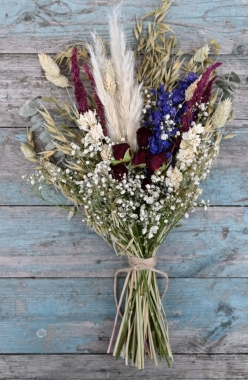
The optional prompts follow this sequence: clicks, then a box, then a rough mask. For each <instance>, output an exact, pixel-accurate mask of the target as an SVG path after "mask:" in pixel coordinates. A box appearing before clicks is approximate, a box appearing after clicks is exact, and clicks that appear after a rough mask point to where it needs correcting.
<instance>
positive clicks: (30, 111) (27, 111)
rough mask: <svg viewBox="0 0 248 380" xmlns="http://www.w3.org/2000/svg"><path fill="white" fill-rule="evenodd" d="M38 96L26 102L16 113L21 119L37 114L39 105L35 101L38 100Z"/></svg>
mask: <svg viewBox="0 0 248 380" xmlns="http://www.w3.org/2000/svg"><path fill="white" fill-rule="evenodd" d="M40 98H41V97H40V96H37V97H36V98H34V99H32V100H27V101H26V102H25V103H24V104H23V105H22V106H21V107H20V108H19V110H18V113H19V115H20V116H22V117H29V116H34V115H36V114H37V112H38V109H39V108H40V104H39V102H38V101H37V100H36V99H40Z"/></svg>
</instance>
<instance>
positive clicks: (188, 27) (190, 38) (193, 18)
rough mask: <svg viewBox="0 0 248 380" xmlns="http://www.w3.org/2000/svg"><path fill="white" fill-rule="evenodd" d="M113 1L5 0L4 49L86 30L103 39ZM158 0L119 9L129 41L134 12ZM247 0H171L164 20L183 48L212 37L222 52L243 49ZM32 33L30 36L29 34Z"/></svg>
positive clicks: (61, 41)
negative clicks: (245, 0)
mask: <svg viewBox="0 0 248 380" xmlns="http://www.w3.org/2000/svg"><path fill="white" fill-rule="evenodd" d="M118 3H119V1H118V0H90V1H79V0H71V1H70V2H68V1H59V2H58V1H51V0H50V1H49V0H42V1H41V0H40V1H36V2H28V3H27V2H26V1H25V0H20V1H18V2H15V1H14V0H11V1H8V2H6V3H5V4H4V9H3V10H2V12H1V17H0V22H1V25H2V28H1V33H0V37H1V38H3V39H4V38H8V41H9V44H2V48H1V50H0V51H1V52H4V53H13V52H14V53H16V52H19V53H32V52H37V50H38V51H45V52H55V51H57V50H58V49H60V48H61V47H62V46H63V45H65V44H68V43H71V42H72V41H73V42H75V41H81V40H82V38H86V39H89V38H90V30H92V29H93V28H95V29H96V30H97V32H98V33H99V34H100V35H101V36H103V37H104V39H108V28H107V22H108V14H111V12H112V7H113V5H116V4H118ZM157 5H158V1H157V0H142V2H141V0H139V1H135V2H134V1H132V0H127V1H125V2H123V7H122V11H121V15H122V19H123V21H124V27H125V31H126V34H127V38H128V41H129V42H133V41H134V39H133V22H134V20H135V16H136V15H137V16H138V17H141V16H143V15H144V14H145V13H146V12H149V11H150V10H151V9H154V8H156V7H157ZM246 15H247V4H246V2H241V1H239V0H235V1H233V0H226V1H225V2H224V3H218V2H216V1H214V0H211V1H206V0H198V1H197V3H192V2H191V1H190V0H184V1H180V0H176V1H174V4H173V5H172V7H171V10H170V13H169V16H168V17H167V22H168V23H169V24H170V25H171V26H172V27H173V29H174V31H175V33H176V34H177V35H178V36H180V40H181V44H182V46H183V48H184V51H187V50H188V51H189V50H191V49H192V46H200V44H204V43H206V42H207V41H209V40H210V39H211V38H213V37H215V38H216V39H217V40H219V42H220V43H221V44H222V46H223V53H225V54H230V53H234V54H241V55H242V54H247V23H246V21H247V19H246ZM30 36H32V38H30Z"/></svg>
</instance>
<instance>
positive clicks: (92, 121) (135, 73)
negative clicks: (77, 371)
mask: <svg viewBox="0 0 248 380" xmlns="http://www.w3.org/2000/svg"><path fill="white" fill-rule="evenodd" d="M170 5H171V4H170V3H169V2H167V1H166V0H163V1H162V4H161V6H160V7H159V8H158V9H156V10H154V11H151V12H149V13H148V14H147V15H145V16H144V17H143V18H142V19H143V24H144V20H146V19H149V18H152V21H151V22H149V23H148V24H147V23H146V22H145V25H143V24H142V22H141V21H139V20H137V22H136V25H135V27H134V33H135V37H136V39H137V41H138V42H137V46H136V49H135V50H134V51H133V50H131V49H130V48H128V47H127V43H126V38H125V34H124V31H123V29H122V27H121V25H120V22H119V19H118V12H119V10H118V9H115V11H114V14H113V16H112V17H110V18H109V33H110V43H109V45H107V44H105V43H104V42H103V40H102V39H101V38H100V37H99V36H98V35H97V34H96V33H92V43H91V44H77V46H72V47H70V48H69V49H68V50H66V51H62V52H60V53H58V54H57V55H56V56H55V57H54V58H53V59H52V58H51V57H49V56H47V55H46V54H44V53H41V54H39V60H40V64H41V66H42V68H43V70H44V72H45V76H46V78H47V80H48V81H50V82H51V83H53V84H54V85H55V86H60V87H65V88H67V87H69V89H68V96H71V95H70V87H71V85H70V83H73V89H74V94H75V99H76V105H75V104H73V101H71V100H70V103H71V105H68V104H67V103H63V102H60V101H58V100H57V99H55V98H53V97H50V98H42V99H41V100H42V104H43V105H41V102H40V100H39V98H36V99H33V100H30V101H28V102H26V103H25V104H24V105H23V106H22V107H21V108H20V110H19V113H20V115H21V116H23V117H26V118H27V120H31V121H32V123H33V125H32V127H31V128H30V129H29V130H28V140H27V142H26V143H23V144H22V146H21V149H22V151H23V153H24V155H25V157H26V158H27V159H28V160H30V161H32V162H36V161H37V160H38V161H39V166H38V167H37V170H36V172H35V174H32V175H29V176H26V180H27V183H28V185H29V187H30V188H31V190H33V191H34V192H35V193H36V194H37V195H39V196H40V197H41V198H47V196H48V199H49V201H51V194H53V197H54V198H56V197H58V192H56V191H54V190H57V189H59V190H60V192H61V193H62V194H63V196H64V197H65V198H67V199H68V200H69V201H70V202H71V203H72V204H73V205H74V206H73V208H70V216H71V215H72V214H73V213H74V212H78V210H80V209H81V208H83V209H84V219H85V221H86V222H87V224H88V225H89V226H90V227H91V228H93V229H94V230H95V231H96V233H98V234H99V235H100V236H102V238H103V239H104V240H105V241H106V242H107V243H109V244H110V245H111V246H113V248H114V250H115V251H116V253H117V254H118V255H126V256H127V257H128V260H129V265H130V267H129V268H126V269H124V270H120V271H124V272H126V274H127V276H126V279H125V282H124V287H123V290H122V292H121V295H120V299H119V301H117V315H116V320H115V324H114V329H113V334H112V337H111V339H110V345H109V349H108V352H110V351H111V345H112V342H113V341H114V333H115V330H116V325H117V319H118V315H119V314H120V313H121V311H120V309H121V305H122V302H123V300H124V298H125V309H124V313H123V315H122V322H121V325H120V328H119V332H118V334H117V339H116V342H115V347H114V352H113V355H114V356H116V358H118V357H120V356H121V357H123V358H125V362H126V364H128V363H129V360H130V361H131V364H132V365H134V366H136V367H138V368H140V369H142V368H144V362H145V357H146V356H148V357H149V358H150V359H151V360H152V361H153V362H154V363H155V364H157V359H158V358H159V359H160V360H161V359H162V358H165V359H166V361H167V363H168V365H170V359H172V353H171V349H170V343H169V336H168V326H167V322H166V317H165V312H164V308H163V304H162V301H161V296H160V294H159V290H158V285H157V280H156V273H160V275H163V276H165V277H166V279H168V278H167V275H166V274H165V273H163V272H160V271H159V270H157V269H155V265H156V252H157V250H158V248H159V246H160V244H161V243H162V242H163V240H164V239H165V237H166V236H167V235H168V233H169V232H170V230H171V229H172V228H173V226H175V225H176V224H177V223H178V222H179V221H180V220H181V219H182V218H183V217H184V216H185V217H186V218H187V217H188V212H189V211H193V209H194V208H195V207H196V206H197V205H201V206H203V207H204V208H206V207H207V205H206V203H205V202H204V201H203V200H201V201H200V202H198V203H197V198H198V197H199V195H200V194H201V189H200V188H199V185H200V182H201V181H202V180H204V179H205V178H206V177H207V175H208V173H209V171H210V168H211V166H212V164H213V161H214V159H215V158H216V156H217V154H218V151H219V146H220V141H221V137H222V134H223V127H224V125H225V123H226V122H227V120H228V118H229V117H230V112H231V106H232V99H233V94H232V92H233V90H234V86H233V82H239V77H238V76H237V75H236V74H235V73H233V72H232V73H231V74H229V75H224V76H217V73H216V70H217V68H218V67H219V66H220V63H219V62H216V61H215V62H213V60H212V59H211V58H210V53H211V51H210V50H211V49H212V53H214V54H218V49H219V48H220V46H219V45H218V44H217V42H216V41H215V40H212V41H210V43H209V44H207V45H205V46H204V47H202V48H200V49H198V50H196V51H194V53H193V54H192V56H191V57H188V56H186V55H184V54H183V52H182V51H181V49H177V48H176V44H177V40H176V38H175V37H174V36H173V35H172V34H171V29H170V27H169V26H168V25H167V24H165V23H164V22H163V18H164V16H165V15H166V13H167V11H168V9H169V6H170ZM145 26H146V27H145ZM166 33H168V35H169V36H168V38H166V37H165V34H166ZM63 63H66V65H67V67H68V68H69V71H70V72H71V82H69V80H68V78H67V77H66V76H64V75H63V74H62V73H61V68H60V67H61V64H63ZM82 77H84V81H86V79H87V80H88V83H89V85H90V88H91V90H90V91H89V89H88V90H87V91H86V87H85V85H84V84H83V80H82ZM84 83H85V82H84ZM46 102H48V106H46V107H45V106H44V103H46ZM51 103H52V105H53V106H54V107H53V111H52V112H53V113H52V114H51V113H50V111H48V109H47V108H49V107H50V104H51ZM52 115H53V116H52ZM36 130H41V131H42V132H41V134H40V136H39V137H40V139H41V140H42V141H43V142H45V146H44V149H43V150H41V151H39V150H38V148H37V147H36V146H35V143H34V138H33V132H34V131H36ZM227 137H231V136H227ZM57 204H58V205H63V204H61V201H60V200H59V201H58V202H57ZM64 207H71V206H66V205H64ZM120 271H118V272H117V274H116V278H115V282H116V281H117V275H118V274H119V272H120ZM165 291H166V288H165Z"/></svg>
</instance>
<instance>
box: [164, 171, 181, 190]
mask: <svg viewBox="0 0 248 380" xmlns="http://www.w3.org/2000/svg"><path fill="white" fill-rule="evenodd" d="M182 179H183V175H182V173H181V172H180V170H179V169H178V168H177V167H175V168H174V169H173V168H172V166H170V167H169V169H168V170H167V173H166V180H165V183H166V186H167V187H170V186H172V187H174V188H175V189H178V188H179V185H180V183H181V181H182Z"/></svg>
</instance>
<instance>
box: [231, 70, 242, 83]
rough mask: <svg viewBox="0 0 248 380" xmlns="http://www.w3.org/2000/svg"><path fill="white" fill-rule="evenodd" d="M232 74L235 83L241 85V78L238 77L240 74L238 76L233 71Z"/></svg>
mask: <svg viewBox="0 0 248 380" xmlns="http://www.w3.org/2000/svg"><path fill="white" fill-rule="evenodd" d="M231 74H232V79H233V82H236V83H240V82H241V80H240V77H239V76H238V74H236V73H235V72H234V71H232V72H231Z"/></svg>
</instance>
